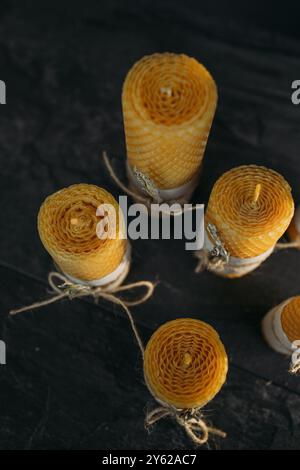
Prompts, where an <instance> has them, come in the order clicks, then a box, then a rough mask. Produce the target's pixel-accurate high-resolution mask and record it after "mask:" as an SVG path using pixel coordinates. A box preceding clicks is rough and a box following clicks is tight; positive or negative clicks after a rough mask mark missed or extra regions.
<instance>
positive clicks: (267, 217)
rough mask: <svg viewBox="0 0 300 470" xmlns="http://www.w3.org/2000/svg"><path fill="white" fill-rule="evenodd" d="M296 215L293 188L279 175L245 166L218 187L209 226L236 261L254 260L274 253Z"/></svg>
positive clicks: (213, 194) (228, 174)
mask: <svg viewBox="0 0 300 470" xmlns="http://www.w3.org/2000/svg"><path fill="white" fill-rule="evenodd" d="M293 214H294V202H293V198H292V194H291V188H290V186H289V184H288V183H287V182H286V181H285V179H284V178H283V177H282V176H281V175H280V174H279V173H277V172H276V171H273V170H269V169H268V168H265V167H262V166H256V165H244V166H240V167H237V168H233V169H232V170H229V171H228V172H226V173H224V174H223V175H222V176H221V177H220V178H219V179H218V180H217V182H216V183H215V185H214V187H213V190H212V192H211V195H210V198H209V202H208V206H207V209H206V215H205V223H206V226H207V225H208V224H213V225H214V226H215V227H216V229H217V231H218V234H219V237H220V239H221V241H222V243H223V245H224V246H225V248H226V250H227V251H228V252H229V254H230V255H231V256H232V257H236V258H252V257H256V256H259V255H261V254H262V253H265V252H267V251H268V250H270V249H272V248H273V247H274V245H275V244H276V242H277V241H278V240H279V238H280V237H281V236H282V235H283V234H284V232H285V231H286V229H287V227H288V226H289V224H290V221H291V219H292V217H293Z"/></svg>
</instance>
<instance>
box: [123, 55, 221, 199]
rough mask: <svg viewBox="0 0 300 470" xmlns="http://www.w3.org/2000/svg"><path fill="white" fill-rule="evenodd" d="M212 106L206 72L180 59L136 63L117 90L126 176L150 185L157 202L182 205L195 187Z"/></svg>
mask: <svg viewBox="0 0 300 470" xmlns="http://www.w3.org/2000/svg"><path fill="white" fill-rule="evenodd" d="M216 104H217V88H216V85H215V82H214V80H213V78H212V77H211V75H210V73H209V72H208V70H207V69H206V68H205V67H204V66H203V65H202V64H200V63H199V62H198V61H197V60H195V59H193V58H191V57H188V56H186V55H184V54H171V53H163V54H153V55H150V56H145V57H143V58H142V59H141V60H139V61H138V62H137V63H136V64H134V66H133V67H132V68H131V70H130V71H129V73H128V75H127V77H126V79H125V82H124V86H123V93H122V107H123V117H124V128H125V137H126V147H127V157H128V161H127V163H128V165H127V169H128V176H129V179H130V180H131V183H132V184H133V185H134V186H135V187H136V189H139V188H140V178H139V176H141V174H142V176H144V177H146V178H147V179H150V181H151V182H152V184H153V185H154V186H155V188H156V189H157V191H158V196H157V199H158V201H167V200H170V199H172V200H174V199H177V200H178V199H180V198H185V199H186V200H188V198H189V197H190V195H191V193H192V192H193V190H194V189H195V186H196V184H197V182H198V178H199V171H200V167H201V163H202V159H203V155H204V151H205V146H206V142H207V139H208V135H209V132H210V128H211V124H212V121H213V117H214V113H215V108H216Z"/></svg>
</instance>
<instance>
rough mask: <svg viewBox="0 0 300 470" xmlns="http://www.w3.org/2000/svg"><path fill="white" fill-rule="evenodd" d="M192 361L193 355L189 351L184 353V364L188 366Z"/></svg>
mask: <svg viewBox="0 0 300 470" xmlns="http://www.w3.org/2000/svg"><path fill="white" fill-rule="evenodd" d="M191 362H192V356H191V355H190V354H189V353H184V355H183V365H184V366H185V367H188V366H189V365H190V363H191Z"/></svg>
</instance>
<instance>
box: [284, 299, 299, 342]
mask: <svg viewBox="0 0 300 470" xmlns="http://www.w3.org/2000/svg"><path fill="white" fill-rule="evenodd" d="M281 325H282V329H283V331H284V332H285V334H286V336H287V337H288V339H289V340H290V342H291V343H292V342H293V341H297V340H300V296H297V297H293V298H292V299H291V300H290V302H289V303H288V304H287V305H285V307H284V308H283V310H282V312H281Z"/></svg>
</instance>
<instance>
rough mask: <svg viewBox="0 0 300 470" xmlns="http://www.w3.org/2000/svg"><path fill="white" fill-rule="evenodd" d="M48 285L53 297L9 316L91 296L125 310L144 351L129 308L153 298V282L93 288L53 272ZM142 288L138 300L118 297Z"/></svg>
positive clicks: (114, 283) (11, 311)
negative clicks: (65, 300) (62, 301)
mask: <svg viewBox="0 0 300 470" xmlns="http://www.w3.org/2000/svg"><path fill="white" fill-rule="evenodd" d="M56 281H59V283H57V282H56ZM48 283H49V285H50V287H51V288H52V297H50V298H49V299H46V300H42V301H38V302H34V303H33V304H31V305H27V306H25V307H20V308H17V309H13V310H10V312H9V314H10V315H16V314H18V313H22V312H26V311H28V310H34V309H37V308H41V307H45V306H47V305H50V304H52V303H54V302H58V301H59V300H62V299H64V298H68V299H69V300H73V299H76V298H82V297H89V296H90V297H93V298H94V301H95V302H96V303H98V301H99V299H104V300H107V301H109V302H112V303H113V304H116V305H119V306H121V307H122V308H123V310H124V311H125V312H126V314H127V317H128V319H129V322H130V325H131V328H132V330H133V332H134V335H135V337H136V339H137V342H138V344H139V347H140V349H141V350H143V348H144V347H143V343H142V341H141V338H140V336H139V334H138V332H137V329H136V325H135V322H134V320H133V317H132V315H131V313H130V310H129V308H128V307H133V306H135V305H140V304H142V303H144V302H146V300H148V299H149V298H150V297H151V296H152V294H153V291H154V288H155V285H154V284H153V283H152V282H150V281H137V282H133V283H130V284H125V285H119V286H118V285H116V282H112V283H111V284H108V285H107V286H98V287H93V286H86V285H82V284H75V283H73V282H71V281H70V280H69V279H68V278H67V277H66V276H65V275H64V274H62V273H59V272H57V271H52V272H50V273H49V275H48ZM141 287H144V288H146V292H145V294H144V295H142V296H141V297H138V298H136V299H135V300H124V299H121V298H120V297H119V296H118V294H120V293H121V292H128V291H132V290H133V289H137V288H141Z"/></svg>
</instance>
